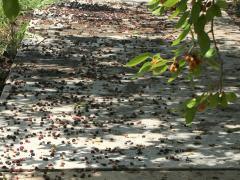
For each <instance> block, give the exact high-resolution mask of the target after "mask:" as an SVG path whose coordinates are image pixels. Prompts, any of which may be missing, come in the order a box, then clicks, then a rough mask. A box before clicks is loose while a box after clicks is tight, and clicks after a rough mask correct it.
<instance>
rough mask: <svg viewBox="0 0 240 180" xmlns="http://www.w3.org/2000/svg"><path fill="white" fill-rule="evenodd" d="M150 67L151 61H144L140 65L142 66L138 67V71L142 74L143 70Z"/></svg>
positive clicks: (147, 69) (145, 70)
mask: <svg viewBox="0 0 240 180" xmlns="http://www.w3.org/2000/svg"><path fill="white" fill-rule="evenodd" d="M150 68H151V62H146V63H144V64H143V65H142V67H141V68H140V69H139V71H138V73H139V74H143V73H145V72H148V71H149V70H150Z"/></svg>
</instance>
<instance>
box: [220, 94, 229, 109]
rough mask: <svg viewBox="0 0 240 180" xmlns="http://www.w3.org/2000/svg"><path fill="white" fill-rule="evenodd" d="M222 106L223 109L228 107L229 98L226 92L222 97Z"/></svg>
mask: <svg viewBox="0 0 240 180" xmlns="http://www.w3.org/2000/svg"><path fill="white" fill-rule="evenodd" d="M220 105H221V106H222V107H227V105H228V100H227V96H226V94H225V93H224V92H223V93H222V94H221V95H220Z"/></svg>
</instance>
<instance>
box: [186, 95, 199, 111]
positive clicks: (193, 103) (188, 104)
mask: <svg viewBox="0 0 240 180" xmlns="http://www.w3.org/2000/svg"><path fill="white" fill-rule="evenodd" d="M196 105H197V99H196V98H193V99H190V100H189V101H188V102H187V104H186V106H187V107H188V108H190V109H191V108H193V107H194V106H196Z"/></svg>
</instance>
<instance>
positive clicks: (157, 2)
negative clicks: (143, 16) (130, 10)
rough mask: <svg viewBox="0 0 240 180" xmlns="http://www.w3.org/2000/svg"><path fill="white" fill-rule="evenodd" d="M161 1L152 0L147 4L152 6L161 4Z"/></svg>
mask: <svg viewBox="0 0 240 180" xmlns="http://www.w3.org/2000/svg"><path fill="white" fill-rule="evenodd" d="M159 3H160V0H150V1H149V2H148V4H147V5H148V6H152V5H155V4H159Z"/></svg>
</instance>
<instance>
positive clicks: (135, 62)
mask: <svg viewBox="0 0 240 180" xmlns="http://www.w3.org/2000/svg"><path fill="white" fill-rule="evenodd" d="M150 56H151V54H150V53H144V54H141V55H139V56H137V57H135V58H133V59H132V60H130V61H129V62H128V63H127V66H128V67H133V66H136V65H138V64H140V63H142V62H143V61H145V60H147V59H148V58H149V57H150Z"/></svg>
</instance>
